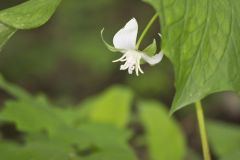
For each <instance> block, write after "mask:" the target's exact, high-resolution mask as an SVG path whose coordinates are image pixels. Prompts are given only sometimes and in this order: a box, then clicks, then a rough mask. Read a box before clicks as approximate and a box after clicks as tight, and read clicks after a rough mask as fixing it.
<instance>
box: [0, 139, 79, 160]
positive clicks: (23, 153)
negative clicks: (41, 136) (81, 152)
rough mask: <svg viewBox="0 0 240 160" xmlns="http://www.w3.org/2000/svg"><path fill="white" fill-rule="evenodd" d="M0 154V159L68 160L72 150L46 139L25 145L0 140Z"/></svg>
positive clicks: (72, 153)
mask: <svg viewBox="0 0 240 160" xmlns="http://www.w3.org/2000/svg"><path fill="white" fill-rule="evenodd" d="M0 155H1V159H6V160H19V159H21V160H30V159H34V160H43V159H44V160H69V159H70V158H72V157H73V156H74V152H73V150H71V149H70V147H65V146H62V145H59V143H53V142H50V141H46V140H45V141H37V142H30V143H28V144H26V145H18V144H14V143H9V142H8V143H7V142H1V141H0ZM72 160H77V158H75V159H74V158H72Z"/></svg>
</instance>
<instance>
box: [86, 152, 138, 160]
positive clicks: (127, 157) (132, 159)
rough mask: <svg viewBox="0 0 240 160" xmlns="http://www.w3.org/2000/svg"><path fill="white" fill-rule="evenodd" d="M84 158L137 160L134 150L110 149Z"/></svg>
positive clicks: (93, 159)
mask: <svg viewBox="0 0 240 160" xmlns="http://www.w3.org/2000/svg"><path fill="white" fill-rule="evenodd" d="M83 160H137V159H136V156H135V155H134V154H133V152H132V153H131V152H128V151H126V150H120V149H119V150H113V149H109V150H107V151H104V152H99V153H96V154H93V155H90V156H87V157H85V158H83Z"/></svg>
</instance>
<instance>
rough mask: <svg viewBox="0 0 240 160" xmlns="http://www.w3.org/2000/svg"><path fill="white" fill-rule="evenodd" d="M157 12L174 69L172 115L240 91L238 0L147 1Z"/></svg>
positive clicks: (239, 10) (167, 54)
mask: <svg viewBox="0 0 240 160" xmlns="http://www.w3.org/2000/svg"><path fill="white" fill-rule="evenodd" d="M145 1H146V2H148V3H149V4H151V5H152V6H153V7H154V8H155V9H156V11H157V12H159V15H160V20H161V29H162V35H163V39H162V42H163V44H162V48H163V49H162V50H163V52H164V54H165V55H166V56H167V57H168V58H169V59H170V60H171V62H172V63H173V65H174V69H175V78H176V95H175V98H174V101H173V104H172V110H171V111H172V112H174V111H176V110H178V109H180V108H182V107H184V106H186V105H188V104H191V103H193V102H195V101H197V100H200V99H202V98H204V97H206V96H207V95H209V94H211V93H215V92H220V91H226V90H231V91H237V92H239V91H240V72H239V70H240V65H239V64H240V53H239V51H240V45H239V44H240V20H239V18H238V17H239V15H240V9H239V8H240V1H239V0H221V1H218V0H177V1H176V0H145Z"/></svg>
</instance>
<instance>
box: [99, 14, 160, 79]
mask: <svg viewBox="0 0 240 160" xmlns="http://www.w3.org/2000/svg"><path fill="white" fill-rule="evenodd" d="M103 30H104V29H103ZM103 30H102V32H101V34H102V33H103ZM137 32H138V23H137V21H136V19H135V18H133V19H131V20H130V21H129V22H128V23H127V24H126V25H125V26H124V27H123V28H122V29H120V30H119V31H118V32H117V33H116V34H115V36H114V37H113V44H114V47H113V46H111V45H109V44H108V43H107V42H105V41H104V39H103V36H102V40H103V42H104V43H105V45H106V46H107V47H108V49H109V50H111V51H113V52H121V53H123V56H122V57H121V58H119V59H117V60H114V61H113V62H125V63H124V64H123V65H121V66H120V70H128V73H129V74H132V73H133V71H134V70H135V73H136V75H137V76H138V75H139V72H141V73H143V71H142V69H141V66H140V63H141V59H143V60H144V61H145V62H147V63H148V64H150V65H155V64H157V63H159V62H160V61H161V60H162V58H163V54H162V52H160V53H158V54H155V55H154V56H152V57H150V56H148V55H147V54H146V53H144V52H142V51H138V50H137V49H136V40H137Z"/></svg>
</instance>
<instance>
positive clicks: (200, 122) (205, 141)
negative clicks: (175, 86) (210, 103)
mask: <svg viewBox="0 0 240 160" xmlns="http://www.w3.org/2000/svg"><path fill="white" fill-rule="evenodd" d="M195 108H196V113H197V120H198V127H199V131H200V137H201V143H202V151H203V158H204V160H211V156H210V152H209V146H208V139H207V132H206V126H205V120H204V113H203V107H202V104H201V101H197V102H196V103H195Z"/></svg>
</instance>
